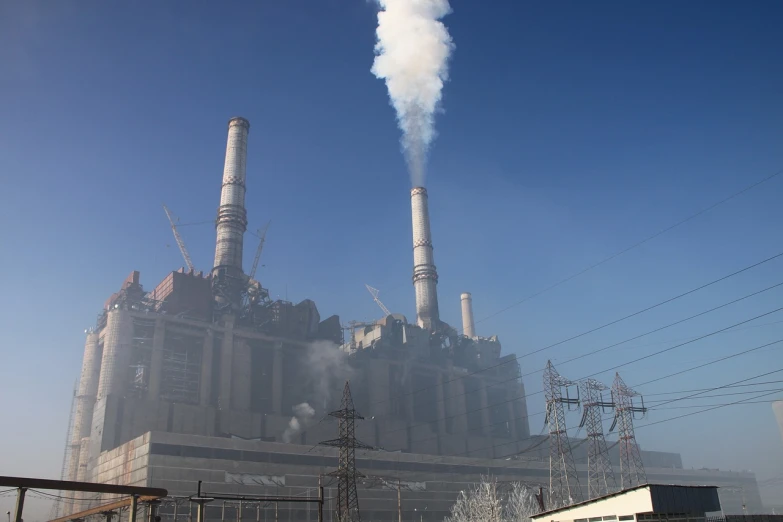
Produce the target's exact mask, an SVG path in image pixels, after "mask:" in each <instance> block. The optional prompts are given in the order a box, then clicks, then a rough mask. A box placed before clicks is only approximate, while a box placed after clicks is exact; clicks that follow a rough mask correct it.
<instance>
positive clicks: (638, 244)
mask: <svg viewBox="0 0 783 522" xmlns="http://www.w3.org/2000/svg"><path fill="white" fill-rule="evenodd" d="M780 174H783V169H781V170H778V171H777V172H775V173H773V174H771V175H769V176H767V177H766V178H763V179H761V180H759V181H757V182H755V183H753V184H751V185H748V186H747V187H745V188H743V189H742V190H740V191H739V192H735V193H734V194H732V195H730V196H729V197H727V198H724V199H722V200H720V201H718V202H717V203H713V204H712V205H710V206H708V207H706V208H703V209H701V210H699V211H698V212H696V213H695V214H691V215H690V216H688V217H687V218H685V219H683V220H681V221H678V222H677V223H675V224H673V225H671V226H668V227H666V228H664V229H663V230H661V231H659V232H656V233H655V234H653V235H651V236H648V237H647V238H645V239H643V240H641V241H639V242H637V243H634V244H633V245H631V246H629V247H627V248H625V249H623V250H621V251H619V252H617V253H616V254H612V255H611V256H609V257H606V258H604V259H602V260H601V261H598V262H597V263H594V264H592V265H590V266H588V267H587V268H585V269H583V270H580V271H579V272H576V273H575V274H573V275H570V276H568V277H566V278H565V279H561V280H560V281H558V282H557V283H555V284H553V285H550V286H548V287H546V288H544V289H543V290H541V291H539V292H536V293H534V294H532V295H530V296H528V297H526V298H524V299H522V300H520V301H517V302H516V303H513V304H511V305H509V306H507V307H505V308H502V309H501V310H499V311H497V312H495V313H493V314H490V315H488V316H486V317H484V318H483V319H480V320H478V321H476V322H475V323H474V324H479V323H483V322H484V321H486V320H488V319H491V318H492V317H495V316H497V315H500V314H502V313H503V312H506V311H508V310H510V309H512V308H514V307H516V306H518V305H521V304H522V303H525V302H527V301H529V300H531V299H533V298H535V297H538V296H539V295H541V294H543V293H545V292H548V291H549V290H553V289H555V288H557V287H558V286H560V285H562V284H564V283H567V282H568V281H571V280H572V279H575V278H577V277H579V276H581V275H582V274H585V273H587V272H589V271H590V270H592V269H594V268H597V267H599V266H601V265H603V264H604V263H607V262H609V261H611V260H612V259H614V258H616V257H619V256H621V255H623V254H625V253H627V252H630V251H631V250H633V249H635V248H637V247H640V246H642V245H644V244H645V243H647V242H649V241H652V240H653V239H655V238H657V237H658V236H661V235H663V234H665V233H666V232H669V231H671V230H674V229H675V228H677V227H679V226H681V225H683V224H685V223H687V222H688V221H691V220H693V219H695V218H697V217H699V216H701V215H702V214H706V213H707V212H709V211H710V210H712V209H714V208H715V207H717V206H720V205H722V204H723V203H727V202H728V201H731V200H732V199H734V198H736V197H737V196H740V195H742V194H744V193H745V192H748V191H749V190H752V189H754V188H756V187H758V186H759V185H761V184H762V183H765V182H767V181H769V180H771V179H772V178H774V177H776V176H778V175H780Z"/></svg>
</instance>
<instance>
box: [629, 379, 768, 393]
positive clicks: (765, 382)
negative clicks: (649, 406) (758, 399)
mask: <svg viewBox="0 0 783 522" xmlns="http://www.w3.org/2000/svg"><path fill="white" fill-rule="evenodd" d="M781 382H783V380H779V381H762V382H754V383H751V384H735V385H732V386H726V387H727V388H744V387H747V386H760V385H762V384H778V383H781ZM636 386H641V384H637V385H636ZM697 391H712V388H697V389H695V390H681V391H679V392H659V393H645V394H644V396H645V397H652V396H655V395H673V394H675V393H690V392H697Z"/></svg>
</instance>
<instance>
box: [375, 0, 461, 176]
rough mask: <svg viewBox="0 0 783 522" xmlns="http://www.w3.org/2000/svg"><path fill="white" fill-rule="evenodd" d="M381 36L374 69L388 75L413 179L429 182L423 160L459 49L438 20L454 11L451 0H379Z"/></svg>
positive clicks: (377, 73) (378, 30)
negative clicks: (451, 58)
mask: <svg viewBox="0 0 783 522" xmlns="http://www.w3.org/2000/svg"><path fill="white" fill-rule="evenodd" d="M377 2H378V5H379V6H380V8H381V10H380V11H379V12H378V29H377V30H376V35H377V37H378V41H377V43H376V44H375V54H376V56H375V61H374V63H373V66H372V73H373V74H374V75H375V76H376V77H378V78H382V79H384V80H386V87H387V88H388V90H389V98H390V99H391V104H392V105H393V106H394V109H395V110H396V111H397V123H398V125H399V127H400V130H402V140H401V143H402V149H403V152H404V154H405V159H406V161H407V162H408V170H409V171H410V174H411V182H412V183H413V185H414V186H417V187H418V186H424V164H425V162H426V159H427V151H428V150H429V147H430V144H431V143H432V140H433V139H434V138H435V111H436V110H437V108H438V104H439V103H440V100H441V91H442V90H443V82H445V81H446V80H447V79H448V59H449V55H450V54H451V51H452V50H453V49H454V43H453V42H452V40H451V36H449V32H448V31H447V30H446V26H444V25H443V24H442V23H441V22H440V21H439V20H440V19H441V18H443V17H444V16H446V15H447V14H449V13H450V12H451V7H450V6H449V2H448V0H377Z"/></svg>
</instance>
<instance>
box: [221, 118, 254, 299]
mask: <svg viewBox="0 0 783 522" xmlns="http://www.w3.org/2000/svg"><path fill="white" fill-rule="evenodd" d="M248 132H250V122H248V121H247V120H246V119H245V118H231V119H230V120H229V121H228V142H227V143H226V162H225V165H224V167H223V188H222V190H221V191H220V207H219V208H218V215H217V221H216V227H215V228H216V229H217V242H216V244H215V265H214V268H213V269H212V276H213V282H214V285H215V296H216V300H217V301H218V303H221V304H225V305H228V304H234V305H238V304H239V296H240V293H241V289H242V284H244V272H243V271H242V247H243V239H244V233H245V230H247V212H246V211H245V167H246V165H247V135H248Z"/></svg>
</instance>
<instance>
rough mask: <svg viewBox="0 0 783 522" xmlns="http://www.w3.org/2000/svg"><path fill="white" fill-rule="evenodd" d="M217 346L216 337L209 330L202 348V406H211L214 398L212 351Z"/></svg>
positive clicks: (200, 391) (200, 395)
mask: <svg viewBox="0 0 783 522" xmlns="http://www.w3.org/2000/svg"><path fill="white" fill-rule="evenodd" d="M214 346H215V337H214V336H213V335H212V330H207V334H206V335H205V336H204V345H203V347H202V348H201V388H200V390H199V397H200V399H201V400H200V402H201V405H202V406H209V402H210V400H211V398H212V352H213V347H214Z"/></svg>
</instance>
